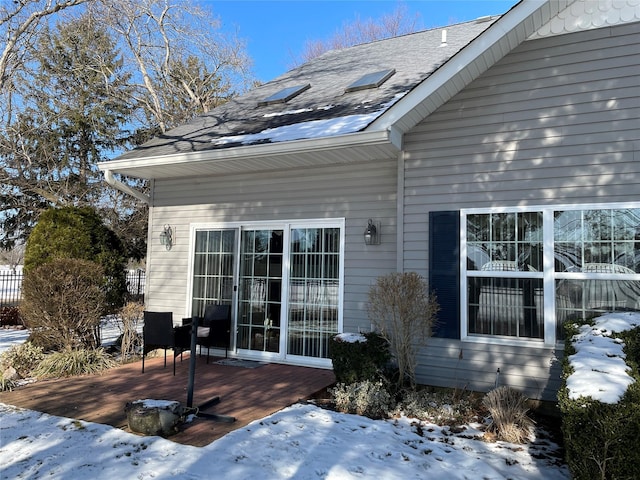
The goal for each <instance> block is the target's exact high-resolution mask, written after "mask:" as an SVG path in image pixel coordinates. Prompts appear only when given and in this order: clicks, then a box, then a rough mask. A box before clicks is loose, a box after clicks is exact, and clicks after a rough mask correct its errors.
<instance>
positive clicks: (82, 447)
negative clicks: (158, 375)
mask: <svg viewBox="0 0 640 480" xmlns="http://www.w3.org/2000/svg"><path fill="white" fill-rule="evenodd" d="M27 334H28V333H27V331H26V330H0V351H2V350H6V349H7V348H9V343H15V342H16V341H18V338H19V336H22V340H24V339H26V337H27ZM118 334H119V331H118V329H117V326H115V324H114V323H113V322H109V323H107V324H106V325H105V327H104V329H103V338H105V339H106V340H107V341H109V339H110V338H111V337H113V338H115V337H117V335H118ZM475 427H477V425H476V426H466V427H465V430H464V431H463V432H461V433H456V434H454V433H452V432H451V431H450V430H449V429H448V428H446V427H440V426H437V425H432V424H426V423H419V422H417V421H415V420H411V419H408V418H400V419H396V420H371V419H368V418H365V417H361V416H357V415H347V414H341V413H337V412H333V411H330V410H326V409H322V408H320V407H317V406H314V405H309V404H296V405H293V406H291V407H289V408H286V409H284V410H282V411H280V412H277V413H275V414H273V415H271V416H269V417H266V418H264V419H262V420H259V421H256V422H253V423H251V424H250V425H248V426H246V427H244V428H240V429H238V430H236V431H234V432H232V433H230V434H228V435H226V436H224V437H223V438H221V439H219V440H216V441H214V442H212V443H211V444H209V445H207V446H205V447H191V446H186V445H180V444H176V443H174V442H172V441H171V440H168V439H164V438H160V437H143V436H138V435H134V434H131V433H127V432H124V431H122V430H119V429H117V428H113V427H110V426H108V425H102V424H96V423H87V422H83V421H78V420H74V419H69V418H62V417H55V416H51V415H48V414H45V413H40V412H36V411H32V410H24V409H19V408H16V407H13V406H10V405H6V404H1V403H0V465H1V467H0V468H1V470H0V478H1V479H27V478H44V477H46V478H50V479H64V480H74V479H87V478H92V479H105V480H106V479H108V480H111V479H112V478H127V479H128V478H138V479H150V478H153V479H175V478H180V479H186V480H190V479H211V478H216V479H217V478H221V479H225V480H240V479H255V478H260V479H266V480H269V479H274V480H275V479H287V478H294V479H300V480H302V479H334V480H335V479H340V480H343V479H345V480H347V479H362V478H373V477H375V478H377V479H378V480H382V479H403V480H404V479H411V478H427V477H429V478H437V479H445V480H446V479H479V478H482V479H507V478H509V479H523V480H526V479H541V478H544V479H546V480H547V479H548V480H554V479H568V478H570V475H569V472H568V469H567V468H566V466H564V465H560V466H558V465H557V463H558V461H557V457H556V456H555V454H556V453H557V450H558V447H557V446H556V445H555V444H553V443H551V442H549V441H548V440H544V439H539V440H538V441H536V442H535V443H534V444H530V445H514V444H509V443H505V442H496V443H489V442H484V441H482V439H481V438H480V437H481V435H482V433H481V432H480V431H479V430H477V428H475Z"/></svg>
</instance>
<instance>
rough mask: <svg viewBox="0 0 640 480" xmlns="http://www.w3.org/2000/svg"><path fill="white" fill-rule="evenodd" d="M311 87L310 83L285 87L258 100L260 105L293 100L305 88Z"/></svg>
mask: <svg viewBox="0 0 640 480" xmlns="http://www.w3.org/2000/svg"><path fill="white" fill-rule="evenodd" d="M309 88H311V84H310V83H306V84H304V85H296V86H294V87H287V88H283V89H282V90H279V91H278V92H276V93H274V94H273V95H271V96H269V97H267V98H265V99H264V100H262V101H261V102H258V105H259V106H261V107H262V106H265V105H273V104H274V103H287V102H288V101H289V100H291V99H292V98H294V97H297V96H298V95H300V94H301V93H302V92H304V91H305V90H308V89H309Z"/></svg>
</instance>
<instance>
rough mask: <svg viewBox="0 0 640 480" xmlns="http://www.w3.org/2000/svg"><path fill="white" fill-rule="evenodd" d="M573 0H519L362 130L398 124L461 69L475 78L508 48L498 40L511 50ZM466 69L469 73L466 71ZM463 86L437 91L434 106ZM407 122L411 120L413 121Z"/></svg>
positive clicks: (505, 52) (388, 127)
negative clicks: (486, 57)
mask: <svg viewBox="0 0 640 480" xmlns="http://www.w3.org/2000/svg"><path fill="white" fill-rule="evenodd" d="M574 1H575V0H521V1H520V3H518V4H517V5H516V6H514V7H513V8H512V9H511V10H510V11H508V12H507V13H505V14H504V15H503V16H502V17H501V18H499V19H498V20H497V21H496V22H495V23H494V24H493V25H491V26H490V27H489V28H487V29H486V30H485V31H484V32H482V33H481V34H480V35H478V37H477V38H475V39H474V40H473V41H472V42H471V43H470V44H469V45H468V46H466V47H465V48H463V49H462V50H461V51H459V52H458V53H457V54H456V55H454V56H453V57H452V58H451V59H450V60H449V61H448V62H447V63H445V64H444V65H443V66H442V67H441V68H439V69H438V70H436V71H435V72H434V73H433V74H432V75H431V76H429V77H428V78H427V79H426V80H425V81H424V82H422V83H421V84H420V85H418V86H417V87H416V88H415V89H413V90H412V91H411V92H409V93H408V94H407V95H405V96H404V97H403V98H401V99H400V100H399V101H398V102H396V103H395V104H394V105H393V106H392V107H391V108H389V109H388V110H387V111H386V112H385V113H383V114H382V115H381V116H380V117H378V118H377V119H376V120H375V121H373V122H372V123H371V124H370V125H369V126H368V127H367V129H366V130H367V131H373V130H388V129H390V128H391V127H398V126H400V125H401V124H402V120H403V119H405V117H407V116H408V115H410V114H411V112H412V111H413V110H414V109H415V108H416V107H417V105H419V104H420V103H421V102H423V101H424V100H425V99H427V98H429V97H430V96H434V97H435V96H436V95H435V94H437V93H438V91H439V90H440V89H443V88H448V84H450V82H451V83H453V82H454V81H455V79H456V77H457V76H458V75H459V74H460V73H461V72H462V71H463V70H465V69H468V70H469V71H473V72H474V78H473V79H475V78H477V77H478V76H480V75H481V74H482V73H484V71H486V70H488V69H489V68H491V66H493V63H496V62H497V61H498V60H500V59H502V57H504V56H505V55H506V54H507V53H508V52H507V51H505V50H504V49H503V48H502V46H501V42H503V41H505V40H506V41H507V42H508V48H509V49H511V50H512V49H513V48H515V47H516V46H517V45H519V44H520V43H521V42H523V41H524V40H525V39H526V38H527V37H529V36H530V35H532V34H533V33H534V32H535V31H536V30H537V29H538V28H540V27H541V26H542V25H543V24H544V23H546V22H548V21H549V19H550V18H551V17H553V16H554V15H556V14H557V13H558V12H560V11H562V10H563V9H565V8H566V7H567V6H568V5H571V4H572V3H573V2H574ZM514 37H516V38H517V39H518V40H517V42H516V41H514ZM516 43H517V44H516ZM492 49H494V51H492V52H491V54H492V59H493V63H492V64H489V63H487V62H483V59H482V57H483V55H485V53H487V52H489V51H490V50H492ZM478 61H480V62H478ZM476 62H478V63H476ZM482 69H484V70H482ZM467 73H468V74H469V72H467ZM467 84H468V83H467ZM464 86H466V84H465V85H462V84H461V87H456V88H455V89H454V91H453V92H451V91H450V92H449V95H448V96H447V97H442V96H441V95H439V96H438V100H437V101H436V102H435V105H434V109H435V108H436V107H439V106H441V105H442V104H443V103H444V102H445V101H447V100H448V99H449V98H451V97H452V96H453V95H454V94H456V93H458V92H459V91H460V90H461V88H463V87H464ZM430 113H431V112H430ZM411 123H413V124H414V123H415V122H411ZM399 129H400V130H403V132H404V133H406V131H405V130H406V128H404V129H403V128H402V127H400V128H399Z"/></svg>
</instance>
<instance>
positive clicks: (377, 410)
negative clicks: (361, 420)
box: [330, 380, 393, 418]
mask: <svg viewBox="0 0 640 480" xmlns="http://www.w3.org/2000/svg"><path fill="white" fill-rule="evenodd" d="M330 393H331V395H332V397H333V400H334V402H335V405H336V409H337V410H338V411H340V412H343V413H355V414H357V415H364V416H367V417H370V418H383V417H386V416H387V414H388V412H389V411H390V410H391V409H392V408H393V399H392V398H391V395H390V394H389V391H388V390H387V388H386V387H385V385H384V384H383V382H382V381H377V382H371V381H369V380H365V381H363V382H356V383H351V384H345V383H339V384H337V385H336V387H335V388H332V389H330Z"/></svg>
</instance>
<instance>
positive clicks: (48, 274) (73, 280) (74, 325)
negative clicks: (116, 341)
mask: <svg viewBox="0 0 640 480" xmlns="http://www.w3.org/2000/svg"><path fill="white" fill-rule="evenodd" d="M103 277H104V276H103V273H102V267H101V266H100V265H98V264H96V263H93V262H90V261H87V260H77V259H69V258H60V259H57V260H52V261H50V262H48V263H46V264H45V265H42V266H39V267H37V268H34V269H32V270H31V271H30V272H29V274H28V275H27V276H25V279H24V282H23V285H22V290H23V296H24V300H23V303H22V314H23V316H24V319H25V324H26V325H27V327H28V328H29V329H30V330H31V337H30V340H31V341H32V342H33V343H34V344H35V345H38V346H40V347H42V348H44V349H45V350H62V349H71V348H79V347H84V348H94V347H98V346H99V345H100V330H99V327H100V318H101V316H102V314H103V312H104V309H105V293H104V289H103V286H104V282H103Z"/></svg>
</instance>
